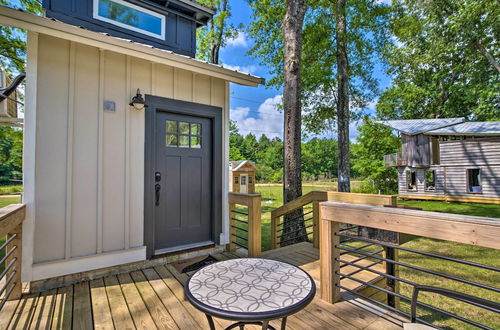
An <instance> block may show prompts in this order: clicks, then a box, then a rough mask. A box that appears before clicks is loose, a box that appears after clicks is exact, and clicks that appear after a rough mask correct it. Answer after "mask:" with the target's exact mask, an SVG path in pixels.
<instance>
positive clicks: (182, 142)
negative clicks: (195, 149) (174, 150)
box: [179, 135, 189, 148]
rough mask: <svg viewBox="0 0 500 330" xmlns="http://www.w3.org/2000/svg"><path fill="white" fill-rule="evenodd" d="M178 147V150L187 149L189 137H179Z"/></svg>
mask: <svg viewBox="0 0 500 330" xmlns="http://www.w3.org/2000/svg"><path fill="white" fill-rule="evenodd" d="M179 147H180V148H189V136H188V135H179Z"/></svg>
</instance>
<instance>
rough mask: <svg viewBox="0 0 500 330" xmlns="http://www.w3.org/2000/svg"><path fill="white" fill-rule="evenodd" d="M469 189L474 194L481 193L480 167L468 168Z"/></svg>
mask: <svg viewBox="0 0 500 330" xmlns="http://www.w3.org/2000/svg"><path fill="white" fill-rule="evenodd" d="M467 191H468V192H470V193H473V194H480V193H481V192H482V189H481V170H480V169H478V168H469V169H467Z"/></svg>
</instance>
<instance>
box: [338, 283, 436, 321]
mask: <svg viewBox="0 0 500 330" xmlns="http://www.w3.org/2000/svg"><path fill="white" fill-rule="evenodd" d="M336 286H337V287H339V288H341V289H344V290H345V291H347V292H349V293H352V294H354V295H356V296H358V297H361V298H363V299H364V300H367V301H369V302H371V303H373V304H375V305H379V306H381V307H383V308H386V309H388V310H390V311H393V312H395V313H398V314H400V315H402V316H405V317H407V318H408V319H410V318H411V315H410V314H408V313H405V312H403V311H402V310H399V309H397V308H395V307H392V306H389V305H386V304H384V303H383V302H380V301H378V300H375V299H373V298H370V297H368V296H365V295H364V294H362V293H359V292H357V291H355V290H352V289H349V288H346V287H345V286H343V285H340V284H336ZM417 322H419V323H422V324H425V325H428V326H430V327H433V328H435V327H436V326H434V325H432V323H429V322H427V321H424V320H422V319H419V318H417Z"/></svg>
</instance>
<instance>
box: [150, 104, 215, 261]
mask: <svg viewBox="0 0 500 330" xmlns="http://www.w3.org/2000/svg"><path fill="white" fill-rule="evenodd" d="M146 103H147V104H148V106H147V108H146V125H145V129H146V131H145V134H146V150H145V151H146V152H145V159H146V163H145V186H144V189H145V201H144V212H145V213H144V243H145V244H146V246H147V255H148V257H150V256H152V255H155V254H156V255H157V254H162V253H168V252H174V251H181V250H187V249H190V248H195V247H199V246H204V245H208V244H214V243H215V244H218V243H219V238H220V234H221V232H222V214H221V213H222V182H223V180H222V171H223V166H222V109H220V108H217V107H212V106H209V105H203V104H197V103H192V102H185V101H179V100H172V99H167V98H161V97H157V96H150V95H146Z"/></svg>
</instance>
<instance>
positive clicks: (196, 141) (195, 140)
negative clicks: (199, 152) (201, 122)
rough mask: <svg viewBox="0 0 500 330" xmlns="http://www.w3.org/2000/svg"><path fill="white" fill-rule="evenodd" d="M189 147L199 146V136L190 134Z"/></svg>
mask: <svg viewBox="0 0 500 330" xmlns="http://www.w3.org/2000/svg"><path fill="white" fill-rule="evenodd" d="M191 148H201V138H200V137H198V136H191Z"/></svg>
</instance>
